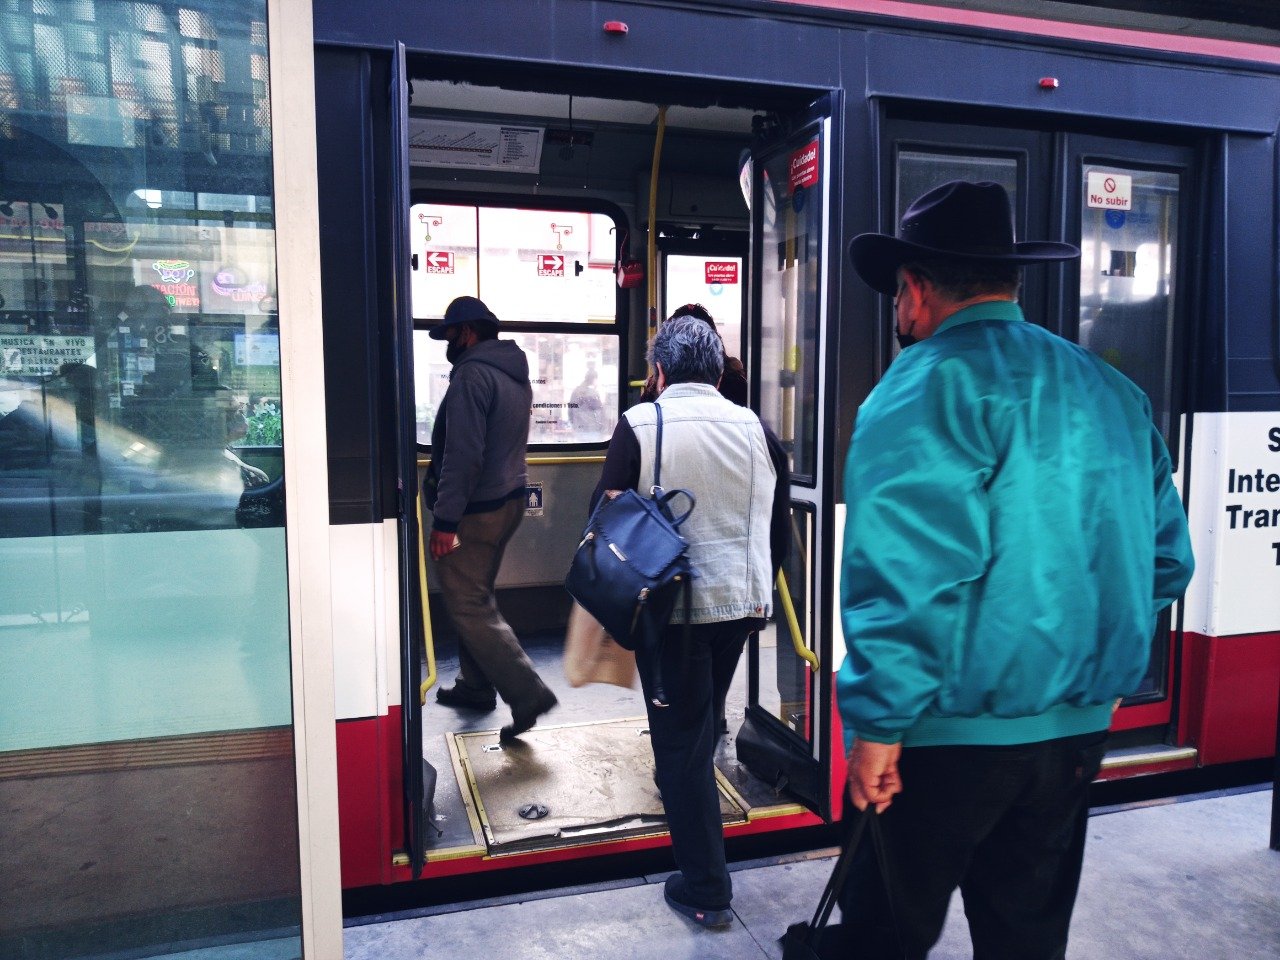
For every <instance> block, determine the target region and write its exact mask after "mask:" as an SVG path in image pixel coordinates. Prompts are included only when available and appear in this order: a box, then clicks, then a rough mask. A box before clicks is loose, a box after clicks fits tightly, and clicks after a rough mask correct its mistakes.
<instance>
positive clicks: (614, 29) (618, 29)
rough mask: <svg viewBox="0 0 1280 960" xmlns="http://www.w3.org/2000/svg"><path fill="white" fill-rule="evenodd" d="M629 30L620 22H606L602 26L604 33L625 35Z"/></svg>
mask: <svg viewBox="0 0 1280 960" xmlns="http://www.w3.org/2000/svg"><path fill="white" fill-rule="evenodd" d="M629 29H631V28H630V27H628V26H627V25H626V24H625V23H623V22H622V21H621V20H607V21H605V25H604V32H605V33H616V34H623V33H626V32H627V31H628V30H629Z"/></svg>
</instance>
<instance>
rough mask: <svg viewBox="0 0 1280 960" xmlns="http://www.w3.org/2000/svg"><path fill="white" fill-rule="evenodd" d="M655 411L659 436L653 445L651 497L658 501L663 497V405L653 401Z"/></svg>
mask: <svg viewBox="0 0 1280 960" xmlns="http://www.w3.org/2000/svg"><path fill="white" fill-rule="evenodd" d="M653 410H654V413H655V415H656V416H657V418H658V435H657V438H656V439H655V440H654V444H653V487H652V488H650V490H649V496H651V497H653V498H654V499H655V500H656V499H658V498H659V497H661V496H662V404H660V403H658V401H657V400H655V401H653Z"/></svg>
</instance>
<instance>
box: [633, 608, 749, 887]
mask: <svg viewBox="0 0 1280 960" xmlns="http://www.w3.org/2000/svg"><path fill="white" fill-rule="evenodd" d="M676 615H677V616H679V608H678V607H677V614H676ZM755 623H756V621H750V620H731V621H727V622H725V623H697V624H693V625H692V626H690V627H689V641H688V644H687V645H686V642H685V633H684V631H685V626H684V624H683V623H678V624H672V625H670V626H668V627H667V629H666V630H665V631H664V633H663V647H662V674H663V677H662V682H663V684H664V686H665V687H666V692H667V699H668V702H669V703H670V704H671V705H670V706H668V707H655V706H653V704H652V703H651V702H650V693H651V691H650V690H649V689H648V688H647V678H648V677H649V676H650V675H651V673H652V671H651V670H648V669H646V668H645V667H646V665H645V663H644V662H643V661H644V658H645V657H646V656H647V654H646V653H645V652H644V651H637V654H636V656H637V661H638V662H639V665H640V677H641V680H642V683H644V684H645V685H646V689H645V705H646V709H647V710H648V712H649V738H650V740H651V742H652V745H653V760H654V766H655V769H656V772H657V777H658V789H659V790H660V791H661V792H662V806H663V808H664V809H665V810H666V812H667V825H668V829H670V831H671V850H672V853H673V854H674V855H675V858H676V865H677V866H679V868H680V872H681V873H682V874H684V878H685V881H686V883H687V884H688V888H687V889H688V893H689V896H690V897H692V898H693V900H694V902H695V903H696V904H697V905H698V906H701V907H708V908H712V907H724V906H727V905H728V904H729V900H730V898H731V897H732V896H733V887H732V884H731V883H730V881H729V870H728V867H727V866H726V865H725V858H724V824H723V822H722V821H721V819H720V793H719V791H718V790H717V789H716V780H715V771H714V768H713V760H714V757H715V749H716V739H717V729H716V727H717V724H716V716H715V713H716V703H717V702H721V701H723V699H724V695H725V692H726V691H727V690H728V689H729V684H730V683H731V682H732V681H733V673H734V671H735V670H736V669H737V666H738V659H739V658H740V657H741V656H742V646H743V644H744V643H746V640H747V633H748V632H749V631H750V630H751V629H753V628H754V626H755Z"/></svg>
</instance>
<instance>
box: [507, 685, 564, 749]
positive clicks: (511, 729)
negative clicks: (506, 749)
mask: <svg viewBox="0 0 1280 960" xmlns="http://www.w3.org/2000/svg"><path fill="white" fill-rule="evenodd" d="M559 702H560V701H559V700H557V699H556V695H555V694H554V693H552V692H551V691H550V690H548V689H547V688H546V687H543V688H542V693H540V694H539V695H538V698H537V699H536V700H535V701H534V702H533V704H532V705H531V706H527V707H512V708H511V722H510V723H509V724H507V725H506V726H505V727H503V728H502V730H501V731H500V732H499V738H500V739H502V740H514V739H516V737H518V736H520V734H522V733H527V732H528V731H529V730H531V729H533V725H534V724H535V723H537V722H538V718H539V717H540V716H542V715H543V714H544V713H546V712H547V711H549V710H551V709H552V708H553V707H555V705H556V704H558V703H559Z"/></svg>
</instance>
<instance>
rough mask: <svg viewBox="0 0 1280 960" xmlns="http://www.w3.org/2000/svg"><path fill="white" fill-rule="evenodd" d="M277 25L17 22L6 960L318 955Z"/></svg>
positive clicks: (8, 313)
mask: <svg viewBox="0 0 1280 960" xmlns="http://www.w3.org/2000/svg"><path fill="white" fill-rule="evenodd" d="M265 17H266V9H265V3H264V2H263V0H187V2H184V3H183V4H182V5H181V8H179V6H178V4H176V3H168V2H153V3H132V2H126V0H110V2H109V0H99V2H97V3H90V2H87V0H86V2H82V3H78V4H76V5H74V6H70V7H69V6H68V5H66V4H54V3H42V4H35V5H33V4H31V3H9V4H5V5H4V6H2V7H0V37H3V38H4V39H3V41H2V42H0V156H3V157H4V178H3V185H2V186H0V570H4V571H7V572H10V573H14V572H20V574H19V575H9V576H0V793H3V801H4V809H5V811H6V817H7V820H8V823H9V825H10V826H11V827H12V828H13V829H12V830H10V831H8V832H7V833H6V839H7V840H8V841H9V842H8V844H7V847H6V852H5V870H4V871H2V872H0V917H2V918H3V920H2V921H0V955H2V956H21V955H31V956H35V955H40V956H79V955H83V954H85V953H87V952H93V953H101V954H106V953H111V954H113V955H117V954H118V955H126V954H127V955H130V956H135V955H136V956H142V955H148V956H150V955H153V954H156V953H168V952H174V951H177V950H179V949H184V945H189V944H190V942H191V941H201V942H204V943H208V942H211V941H210V939H209V938H218V939H217V941H215V942H231V941H235V942H245V941H254V940H265V939H271V940H273V941H275V942H276V943H277V944H278V945H279V949H280V950H281V952H282V953H287V954H288V955H297V954H298V953H299V952H300V944H299V939H298V924H299V920H300V917H299V899H298V850H297V824H296V811H297V801H296V791H295V785H294V762H293V757H292V741H293V733H292V712H291V685H290V676H289V670H290V657H289V631H288V609H287V591H286V578H285V569H286V568H285V539H284V529H283V517H284V512H283V508H284V490H283V484H284V480H283V456H282V452H283V447H282V432H281V416H282V412H281V407H280V349H279V320H278V316H277V308H276V277H275V231H274V217H273V214H272V202H271V194H272V163H271V137H270V132H271V130H270V112H269V107H268V99H267V98H268V88H267V80H268V76H267V63H268V57H267V49H266V25H265ZM104 824H106V825H109V829H104Z"/></svg>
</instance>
